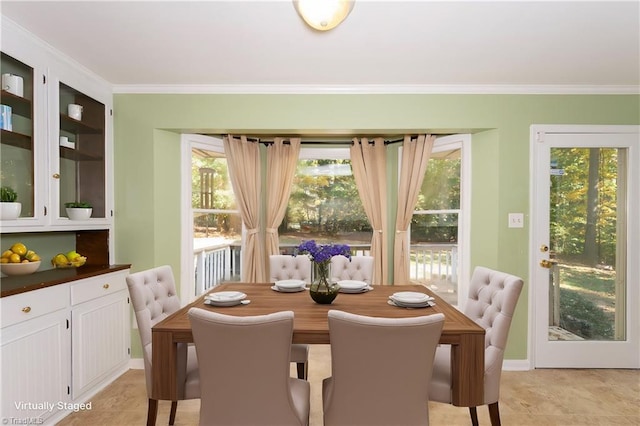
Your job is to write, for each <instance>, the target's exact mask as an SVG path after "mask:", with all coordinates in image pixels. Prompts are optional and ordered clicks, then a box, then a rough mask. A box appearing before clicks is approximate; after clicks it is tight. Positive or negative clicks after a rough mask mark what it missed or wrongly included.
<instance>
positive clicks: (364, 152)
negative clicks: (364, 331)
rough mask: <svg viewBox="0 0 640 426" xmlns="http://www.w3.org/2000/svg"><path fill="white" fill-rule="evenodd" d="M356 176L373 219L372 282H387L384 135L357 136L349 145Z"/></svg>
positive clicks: (362, 196) (368, 212)
mask: <svg viewBox="0 0 640 426" xmlns="http://www.w3.org/2000/svg"><path fill="white" fill-rule="evenodd" d="M350 154H351V167H352V168H353V177H354V180H355V182H356V186H357V187H358V193H359V194H360V199H361V200H362V205H363V207H364V211H365V213H366V215H367V218H368V219H369V223H371V227H372V229H373V236H372V237H371V256H373V258H374V270H373V280H372V283H373V284H382V285H385V284H388V278H387V275H388V266H387V265H388V250H387V244H386V241H387V238H386V232H385V227H386V224H387V174H386V170H387V149H386V146H385V144H384V139H383V138H375V139H373V140H371V141H370V140H369V139H367V138H362V139H358V138H354V139H353V145H352V146H351V149H350Z"/></svg>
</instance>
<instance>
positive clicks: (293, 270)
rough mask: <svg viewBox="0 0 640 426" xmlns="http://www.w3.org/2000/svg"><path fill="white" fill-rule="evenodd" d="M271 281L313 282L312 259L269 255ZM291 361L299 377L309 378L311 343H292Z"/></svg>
mask: <svg viewBox="0 0 640 426" xmlns="http://www.w3.org/2000/svg"><path fill="white" fill-rule="evenodd" d="M269 275H270V277H269V281H270V282H276V281H281V280H291V279H295V280H302V281H304V282H306V283H311V259H309V257H308V256H289V255H284V254H274V255H270V256H269ZM291 362H295V363H296V371H297V373H298V378H299V379H305V380H306V379H307V375H308V371H309V345H303V344H300V343H294V344H292V345H291Z"/></svg>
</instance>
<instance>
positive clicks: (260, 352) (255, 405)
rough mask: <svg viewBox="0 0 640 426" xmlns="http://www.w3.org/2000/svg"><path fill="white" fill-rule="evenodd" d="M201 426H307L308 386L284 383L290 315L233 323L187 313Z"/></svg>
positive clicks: (193, 310) (223, 317)
mask: <svg viewBox="0 0 640 426" xmlns="http://www.w3.org/2000/svg"><path fill="white" fill-rule="evenodd" d="M189 320H190V321H191V329H192V331H193V340H194V342H195V344H196V351H197V353H198V358H199V359H201V360H202V359H206V360H207V362H202V363H200V386H201V391H202V398H201V404H200V424H201V425H210V426H215V425H220V426H234V425H238V426H239V425H274V426H276V425H277V426H287V425H295V426H301V425H307V424H308V422H309V405H310V402H309V397H310V386H309V382H307V381H306V380H301V379H296V378H293V377H289V354H290V348H289V347H290V345H291V338H292V336H293V312H292V311H282V312H276V313H272V314H267V315H258V316H248V317H237V316H232V315H225V314H219V313H216V312H210V311H207V310H205V309H200V308H191V309H189Z"/></svg>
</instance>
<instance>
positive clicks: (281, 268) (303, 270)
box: [269, 254, 311, 283]
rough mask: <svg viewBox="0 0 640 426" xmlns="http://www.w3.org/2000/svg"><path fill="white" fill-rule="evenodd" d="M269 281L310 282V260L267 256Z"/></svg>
mask: <svg viewBox="0 0 640 426" xmlns="http://www.w3.org/2000/svg"><path fill="white" fill-rule="evenodd" d="M269 276H270V277H269V281H270V282H275V281H280V280H303V281H304V282H306V283H310V282H311V259H309V257H308V256H306V255H305V256H303V255H300V256H288V255H285V254H274V255H271V256H269Z"/></svg>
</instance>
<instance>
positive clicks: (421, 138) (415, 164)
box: [393, 135, 436, 284]
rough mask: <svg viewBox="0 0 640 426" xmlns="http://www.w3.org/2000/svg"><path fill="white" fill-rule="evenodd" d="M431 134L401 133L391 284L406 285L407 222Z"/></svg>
mask: <svg viewBox="0 0 640 426" xmlns="http://www.w3.org/2000/svg"><path fill="white" fill-rule="evenodd" d="M435 139H436V138H435V136H431V135H418V137H416V138H412V137H411V136H405V137H404V141H403V143H402V163H401V165H400V183H399V185H398V188H400V190H399V191H398V209H397V213H396V225H395V241H394V245H393V283H394V284H409V266H410V252H409V240H410V239H409V232H408V231H409V224H410V223H411V218H412V217H413V211H414V210H415V206H416V202H417V201H418V195H419V194H420V188H421V187H422V181H423V180H424V174H425V172H426V170H427V163H428V162H429V158H430V157H431V150H432V148H433V142H434V141H435Z"/></svg>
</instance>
